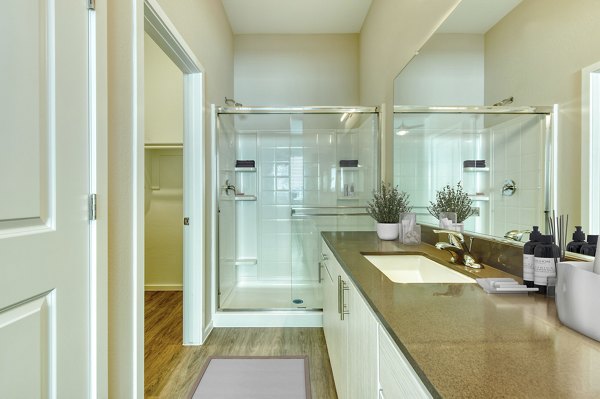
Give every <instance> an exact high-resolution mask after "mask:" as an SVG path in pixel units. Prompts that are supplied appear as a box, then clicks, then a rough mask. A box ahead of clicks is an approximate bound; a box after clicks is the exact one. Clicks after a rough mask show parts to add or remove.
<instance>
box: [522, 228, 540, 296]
mask: <svg viewBox="0 0 600 399" xmlns="http://www.w3.org/2000/svg"><path fill="white" fill-rule="evenodd" d="M541 236H542V233H540V231H539V227H538V226H533V231H532V232H531V233H530V234H529V241H527V242H526V243H525V245H524V246H523V284H525V285H526V286H527V287H529V288H531V287H533V258H534V255H533V251H534V250H535V247H536V246H537V245H538V244H539V243H540V237H541Z"/></svg>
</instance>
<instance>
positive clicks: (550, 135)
mask: <svg viewBox="0 0 600 399" xmlns="http://www.w3.org/2000/svg"><path fill="white" fill-rule="evenodd" d="M393 114H394V115H395V114H496V115H511V114H513V115H545V116H546V118H547V120H546V125H545V128H546V129H545V132H544V156H545V158H546V162H545V165H544V179H543V180H544V186H545V190H544V212H545V213H546V215H550V214H551V212H552V209H558V193H557V189H556V188H557V179H558V177H557V173H556V172H557V160H558V146H557V143H558V104H554V105H552V106H547V105H540V106H510V105H506V106H493V105H470V106H467V105H465V106H462V105H458V106H454V105H448V106H447V105H443V106H421V105H395V106H394V108H393ZM546 219H547V218H546ZM548 228H549V226H548V221H547V220H545V230H546V231H548ZM469 234H471V235H473V236H481V237H483V238H486V239H489V238H490V237H492V236H489V235H485V234H478V233H472V232H470V233H469ZM499 239H500V238H499ZM500 240H502V239H500Z"/></svg>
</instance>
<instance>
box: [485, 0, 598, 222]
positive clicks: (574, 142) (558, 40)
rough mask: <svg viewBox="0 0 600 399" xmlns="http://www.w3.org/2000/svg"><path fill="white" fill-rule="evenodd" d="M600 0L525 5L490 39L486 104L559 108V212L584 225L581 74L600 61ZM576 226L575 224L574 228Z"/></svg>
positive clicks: (536, 0)
mask: <svg viewBox="0 0 600 399" xmlns="http://www.w3.org/2000/svg"><path fill="white" fill-rule="evenodd" d="M598 21H600V7H598V1H597V0H577V1H570V0H555V1H547V0H525V1H523V3H521V5H519V6H518V7H517V8H516V9H515V10H513V11H512V12H511V13H510V14H509V15H508V16H507V17H506V18H504V19H503V20H502V21H501V22H500V23H499V24H497V25H496V26H495V27H494V28H492V29H491V30H490V31H489V32H488V33H487V34H486V35H485V100H486V104H491V103H494V102H495V101H498V100H499V99H502V98H505V97H509V96H514V98H515V102H514V104H515V105H552V104H554V103H557V104H559V107H560V111H559V126H558V128H559V140H558V145H559V149H558V152H559V156H558V162H559V164H558V193H559V195H558V201H559V210H558V211H559V212H560V213H568V214H569V217H570V221H571V223H574V224H579V223H580V222H581V219H580V217H581V212H580V204H581V198H580V191H581V182H580V178H579V176H580V170H581V169H580V165H581V161H580V151H581V111H580V110H581V69H582V68H584V67H586V66H588V65H591V64H593V63H596V62H598V61H600V40H598V38H599V37H600V24H599V23H598ZM572 225H573V224H572Z"/></svg>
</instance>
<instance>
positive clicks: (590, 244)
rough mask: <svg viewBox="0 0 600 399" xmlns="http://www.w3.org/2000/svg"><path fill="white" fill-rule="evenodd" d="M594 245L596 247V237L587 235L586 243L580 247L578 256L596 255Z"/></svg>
mask: <svg viewBox="0 0 600 399" xmlns="http://www.w3.org/2000/svg"><path fill="white" fill-rule="evenodd" d="M596 245H598V235H593V234H590V235H588V238H587V242H586V243H585V244H583V245H582V246H581V249H580V250H579V253H580V254H583V255H590V256H594V255H596Z"/></svg>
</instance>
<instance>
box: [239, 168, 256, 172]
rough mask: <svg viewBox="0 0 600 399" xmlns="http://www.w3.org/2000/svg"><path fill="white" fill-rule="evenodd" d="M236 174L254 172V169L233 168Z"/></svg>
mask: <svg viewBox="0 0 600 399" xmlns="http://www.w3.org/2000/svg"><path fill="white" fill-rule="evenodd" d="M235 171H236V172H256V168H235Z"/></svg>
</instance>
